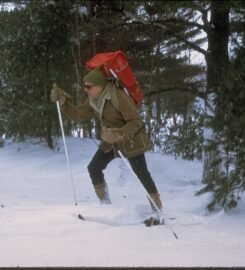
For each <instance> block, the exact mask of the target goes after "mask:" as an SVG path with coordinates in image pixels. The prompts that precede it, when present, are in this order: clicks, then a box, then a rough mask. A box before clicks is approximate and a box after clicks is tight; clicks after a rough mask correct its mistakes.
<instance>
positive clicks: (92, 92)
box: [84, 82, 103, 98]
mask: <svg viewBox="0 0 245 270" xmlns="http://www.w3.org/2000/svg"><path fill="white" fill-rule="evenodd" d="M84 90H85V92H86V93H87V94H88V95H89V96H90V97H92V98H98V97H99V96H100V94H101V92H102V90H103V88H102V87H101V86H98V85H91V84H89V83H86V82H85V84H84Z"/></svg>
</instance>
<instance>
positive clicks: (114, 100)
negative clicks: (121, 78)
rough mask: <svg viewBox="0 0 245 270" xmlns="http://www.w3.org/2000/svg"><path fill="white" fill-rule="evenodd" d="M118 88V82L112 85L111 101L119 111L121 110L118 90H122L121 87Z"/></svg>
mask: <svg viewBox="0 0 245 270" xmlns="http://www.w3.org/2000/svg"><path fill="white" fill-rule="evenodd" d="M118 88H119V87H117V85H116V83H113V84H112V87H111V88H110V97H111V103H112V105H113V107H114V108H115V109H116V110H117V111H119V101H118V96H117V91H120V89H118Z"/></svg>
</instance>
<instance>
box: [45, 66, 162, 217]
mask: <svg viewBox="0 0 245 270" xmlns="http://www.w3.org/2000/svg"><path fill="white" fill-rule="evenodd" d="M83 82H84V90H85V92H86V93H87V94H88V97H87V99H86V101H85V103H83V104H81V106H80V107H78V108H77V107H74V106H73V105H72V103H71V99H70V97H69V94H68V93H66V92H65V91H64V90H62V89H61V88H59V87H58V86H57V85H54V86H53V89H52V91H51V95H50V98H51V101H53V102H56V101H57V100H58V101H59V104H60V106H61V109H62V112H63V113H64V114H65V115H66V116H67V117H68V118H70V119H72V120H73V121H76V122H81V121H85V120H88V119H91V118H93V117H97V118H98V119H99V121H100V124H101V139H102V141H101V144H100V145H99V148H98V150H97V152H96V153H95V155H94V156H93V158H92V160H91V162H90V163H89V165H88V172H89V174H90V177H91V179H92V183H93V186H94V189H95V192H96V195H97V196H98V198H99V200H100V202H101V203H104V204H108V203H111V200H110V196H109V191H108V187H107V184H106V181H105V178H104V174H103V170H104V169H105V168H106V167H107V165H108V164H109V163H110V162H111V161H112V160H113V159H114V158H116V157H118V150H120V151H121V153H122V154H123V156H124V157H126V158H127V159H128V161H129V163H130V165H131V168H132V169H133V171H134V172H135V174H136V175H137V177H138V178H139V180H140V181H141V183H142V184H143V186H144V187H145V189H146V190H147V192H148V193H149V195H150V197H151V198H152V200H153V201H154V203H155V204H156V206H157V207H158V208H159V210H161V209H162V203H161V200H160V195H159V193H158V190H157V188H156V185H155V183H154V181H153V179H152V177H151V174H150V173H149V171H148V168H147V164H146V159H145V155H144V153H145V151H147V149H148V142H147V135H146V132H145V128H144V123H143V121H142V119H141V117H140V114H139V112H138V108H137V106H136V105H135V103H134V101H133V99H132V98H131V97H130V96H128V95H127V94H126V93H125V92H124V91H123V90H122V89H121V88H120V87H117V86H116V84H115V82H114V83H113V82H111V81H109V80H108V79H107V77H106V76H105V75H104V73H103V72H102V71H101V70H100V69H98V68H96V69H94V70H92V71H90V72H89V73H88V74H87V75H86V76H85V77H84V79H83ZM149 201H150V200H149ZM150 204H151V207H152V210H153V211H154V212H156V209H155V207H154V205H153V203H152V202H151V201H150Z"/></svg>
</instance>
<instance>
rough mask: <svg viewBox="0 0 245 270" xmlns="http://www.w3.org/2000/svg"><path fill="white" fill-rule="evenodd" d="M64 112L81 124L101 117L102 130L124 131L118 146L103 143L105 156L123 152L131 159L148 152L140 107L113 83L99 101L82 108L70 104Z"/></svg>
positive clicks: (90, 102) (67, 104) (84, 104)
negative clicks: (109, 153)
mask: <svg viewBox="0 0 245 270" xmlns="http://www.w3.org/2000/svg"><path fill="white" fill-rule="evenodd" d="M98 103H99V104H98ZM62 112H63V113H64V114H65V115H66V116H67V117H68V118H70V119H71V120H73V121H75V122H78V123H79V122H82V121H86V120H89V119H91V118H93V117H97V118H98V119H99V120H100V124H101V127H107V128H120V129H121V130H122V132H123V135H124V136H123V140H122V141H120V142H118V143H115V144H109V143H107V142H104V141H102V142H101V144H100V146H99V147H100V149H101V150H102V151H103V152H109V151H110V150H112V149H113V150H114V152H115V155H116V156H118V150H120V151H121V152H122V154H123V155H124V156H125V157H127V158H129V157H134V156H137V155H139V154H142V153H144V152H145V151H147V149H148V142H147V135H146V133H145V128H144V123H143V121H142V120H141V117H140V114H139V111H138V108H137V106H136V105H135V103H134V101H133V99H132V98H131V97H129V96H128V95H127V94H126V93H125V92H124V91H123V90H122V89H121V88H118V87H117V86H116V85H115V84H113V83H107V85H106V86H105V88H104V90H103V92H102V93H101V95H100V97H99V98H98V100H95V99H93V98H91V97H88V98H87V99H86V101H85V102H84V103H83V104H81V106H80V107H78V108H76V107H74V106H73V105H72V104H71V103H70V102H66V103H65V104H64V105H63V106H62Z"/></svg>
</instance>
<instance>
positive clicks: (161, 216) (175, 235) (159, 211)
mask: <svg viewBox="0 0 245 270" xmlns="http://www.w3.org/2000/svg"><path fill="white" fill-rule="evenodd" d="M118 154H119V155H120V157H121V158H122V160H123V162H124V163H125V164H126V165H127V167H128V168H129V170H130V171H131V173H132V174H133V176H134V177H135V178H136V179H137V181H138V182H139V183H140V186H141V187H142V189H143V190H144V192H145V194H146V196H147V197H148V199H149V200H150V201H151V203H152V204H153V205H154V207H155V208H156V210H157V212H158V214H159V215H160V220H161V222H162V221H163V214H162V211H161V210H160V209H159V207H158V206H157V205H156V203H155V202H154V201H153V199H152V198H151V196H150V194H149V193H148V191H147V190H146V189H145V187H144V186H143V185H142V183H141V182H140V180H139V178H138V176H137V175H136V174H135V172H134V171H133V169H132V168H131V167H130V165H129V164H128V162H127V161H126V159H125V157H124V156H123V154H122V152H121V151H120V150H118ZM164 223H165V225H166V226H167V227H168V228H169V229H170V231H171V232H172V233H173V235H174V237H175V238H176V239H179V238H178V236H177V234H176V233H175V232H174V231H173V229H172V228H171V227H170V225H169V224H167V223H166V221H164Z"/></svg>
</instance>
